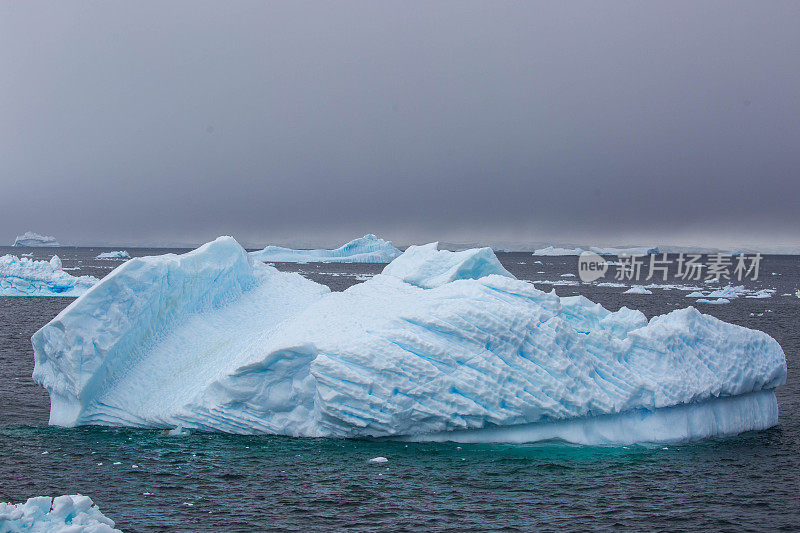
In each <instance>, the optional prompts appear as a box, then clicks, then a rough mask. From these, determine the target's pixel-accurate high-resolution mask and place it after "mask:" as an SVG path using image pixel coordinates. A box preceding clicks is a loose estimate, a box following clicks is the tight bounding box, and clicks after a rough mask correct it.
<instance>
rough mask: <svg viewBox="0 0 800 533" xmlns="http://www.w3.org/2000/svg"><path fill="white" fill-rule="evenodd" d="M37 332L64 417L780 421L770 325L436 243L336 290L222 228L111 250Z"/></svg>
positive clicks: (437, 430) (700, 431)
mask: <svg viewBox="0 0 800 533" xmlns="http://www.w3.org/2000/svg"><path fill="white" fill-rule="evenodd" d="M32 340H33V347H34V352H35V369H34V372H33V378H34V380H35V381H36V382H37V383H39V384H41V385H43V386H44V387H45V388H46V389H47V390H48V392H49V393H50V400H51V410H50V423H51V424H56V425H60V426H75V425H82V424H99V425H111V426H137V427H150V428H172V427H182V428H185V429H190V430H203V431H223V432H231V433H268V434H284V435H294V436H310V437H321V436H327V437H390V438H401V439H413V440H431V439H433V440H462V441H511V442H528V441H535V440H542V439H552V438H559V439H565V440H568V441H571V442H581V443H629V442H640V441H680V440H686V439H694V438H701V437H707V436H711V435H729V434H735V433H739V432H742V431H748V430H753V429H763V428H767V427H770V426H773V425H775V424H777V421H778V418H777V417H778V406H777V402H776V399H775V395H774V389H775V388H776V387H778V386H779V385H781V384H783V383H784V382H785V379H786V360H785V356H784V353H783V350H782V349H781V347H780V346H779V345H778V343H777V342H776V341H775V340H774V339H772V337H770V336H769V335H767V334H765V333H763V332H760V331H755V330H750V329H746V328H743V327H740V326H736V325H733V324H728V323H725V322H722V321H721V320H718V319H716V318H714V317H711V316H708V315H704V314H701V313H700V312H698V311H697V310H696V309H694V308H692V307H689V308H686V309H682V310H678V311H673V312H671V313H669V314H666V315H662V316H658V317H654V318H652V319H651V320H649V321H648V320H647V318H646V317H645V316H644V314H642V313H641V312H639V311H633V310H630V309H627V308H625V307H623V308H622V309H620V310H619V311H616V312H612V311H609V310H607V309H604V308H603V307H602V306H600V305H599V304H596V303H593V302H591V301H589V300H587V299H586V298H584V297H581V296H575V297H566V298H559V297H558V296H557V295H556V294H555V293H554V292H550V293H545V292H542V291H540V290H537V289H536V288H535V287H534V286H533V284H531V283H529V282H526V281H521V280H517V279H515V278H514V277H513V276H511V274H509V273H508V272H507V271H506V270H505V269H504V268H503V267H502V265H500V263H499V261H497V258H496V257H495V256H494V254H493V253H492V252H491V250H490V249H479V250H467V251H464V252H457V253H453V252H446V251H438V250H437V249H436V246H435V244H432V245H427V246H419V247H411V248H409V250H408V251H407V252H406V253H405V254H403V255H402V256H400V257H399V258H397V259H396V260H395V261H394V262H392V263H391V264H390V265H388V266H387V267H386V268H385V269H384V271H383V273H382V274H379V275H377V276H374V277H373V278H371V279H370V280H368V281H366V282H364V283H361V284H358V285H354V286H352V287H350V288H349V289H347V290H345V291H343V292H330V290H329V289H328V288H327V287H325V286H323V285H320V284H318V283H315V282H313V281H310V280H308V279H305V278H303V277H301V276H300V275H298V274H296V273H288V272H280V271H278V270H277V269H275V268H272V267H270V266H267V265H264V264H261V263H260V262H257V261H254V260H253V259H252V257H250V256H248V254H247V253H246V252H245V251H244V249H243V248H242V247H241V246H239V244H238V243H237V242H236V241H235V240H233V239H232V238H230V237H221V238H219V239H217V240H216V241H213V242H211V243H208V244H206V245H204V246H202V247H200V248H198V249H197V250H195V251H192V252H189V253H187V254H183V255H174V254H168V255H164V256H158V257H147V258H135V259H132V260H130V261H128V262H126V263H124V264H122V265H121V266H119V267H117V268H116V269H115V270H114V271H113V272H112V273H111V274H109V275H108V276H107V277H105V278H104V279H103V280H102V281H101V282H100V283H98V284H97V285H95V286H94V287H93V288H92V289H90V290H89V291H88V292H87V293H86V294H84V295H83V296H82V297H81V298H79V299H77V300H76V301H74V302H72V304H71V305H69V306H68V307H67V308H66V309H64V310H63V311H62V312H61V313H60V314H59V315H58V316H57V317H56V318H54V319H53V320H52V321H51V322H50V323H49V324H47V325H45V326H44V327H43V328H42V329H40V330H39V331H38V332H36V333H35V334H34V336H33V339H32Z"/></svg>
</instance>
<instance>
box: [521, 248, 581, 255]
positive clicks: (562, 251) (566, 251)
mask: <svg viewBox="0 0 800 533" xmlns="http://www.w3.org/2000/svg"><path fill="white" fill-rule="evenodd" d="M582 253H583V249H582V248H555V247H553V246H547V247H546V248H539V249H538V250H536V251H534V252H533V255H541V256H555V257H559V256H566V255H581V254H582Z"/></svg>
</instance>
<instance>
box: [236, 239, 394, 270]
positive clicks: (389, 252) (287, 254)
mask: <svg viewBox="0 0 800 533" xmlns="http://www.w3.org/2000/svg"><path fill="white" fill-rule="evenodd" d="M401 253H402V252H400V250H398V249H397V248H395V247H394V246H392V243H391V241H384V240H383V239H379V238H378V237H376V236H375V235H372V234H369V235H364V236H363V237H361V238H358V239H355V240H352V241H350V242H348V243H347V244H345V245H343V246H340V247H339V248H336V249H335V250H294V249H292V248H284V247H282V246H267V247H266V248H264V249H263V250H258V251H255V252H250V256H251V257H253V258H254V259H257V260H259V261H263V262H265V263H267V262H270V261H274V262H284V263H388V262H390V261H391V260H392V259H394V258H395V257H397V256H399V255H400V254H401Z"/></svg>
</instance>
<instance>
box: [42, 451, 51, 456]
mask: <svg viewBox="0 0 800 533" xmlns="http://www.w3.org/2000/svg"><path fill="white" fill-rule="evenodd" d="M48 453H50V452H47V451H44V452H42V455H47V454H48Z"/></svg>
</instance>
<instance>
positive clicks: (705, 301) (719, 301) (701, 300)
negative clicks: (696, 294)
mask: <svg viewBox="0 0 800 533" xmlns="http://www.w3.org/2000/svg"><path fill="white" fill-rule="evenodd" d="M695 301H696V302H697V303H699V304H729V303H731V301H730V300H728V299H727V298H717V299H715V300H709V299H708V298H698V299H697V300H695Z"/></svg>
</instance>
